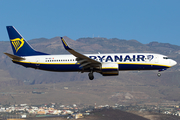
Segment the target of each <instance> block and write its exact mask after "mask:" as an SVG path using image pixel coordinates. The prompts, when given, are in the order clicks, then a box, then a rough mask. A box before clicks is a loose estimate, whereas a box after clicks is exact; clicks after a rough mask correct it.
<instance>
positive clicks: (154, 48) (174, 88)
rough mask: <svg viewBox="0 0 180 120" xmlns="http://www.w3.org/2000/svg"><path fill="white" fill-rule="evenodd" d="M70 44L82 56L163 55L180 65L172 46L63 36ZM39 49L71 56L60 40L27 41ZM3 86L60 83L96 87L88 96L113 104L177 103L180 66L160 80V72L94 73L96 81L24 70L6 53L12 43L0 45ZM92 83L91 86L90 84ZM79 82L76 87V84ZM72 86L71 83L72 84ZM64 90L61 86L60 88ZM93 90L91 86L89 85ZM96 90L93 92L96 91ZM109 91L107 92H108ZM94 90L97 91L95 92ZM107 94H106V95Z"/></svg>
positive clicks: (84, 75)
mask: <svg viewBox="0 0 180 120" xmlns="http://www.w3.org/2000/svg"><path fill="white" fill-rule="evenodd" d="M64 38H65V39H66V41H67V43H68V44H69V45H70V46H71V47H72V48H73V49H75V50H76V51H78V52H80V53H84V54H85V53H98V52H100V53H130V52H134V53H160V54H164V55H167V56H169V57H170V58H172V59H174V60H176V61H177V63H179V62H180V46H177V45H171V44H169V43H158V42H151V43H149V44H142V43H140V42H138V41H137V40H122V39H117V38H112V39H106V38H80V39H77V40H72V39H70V38H68V37H66V36H64ZM28 42H29V43H30V44H31V45H32V46H33V47H34V48H35V49H36V50H38V51H42V52H45V53H49V54H69V53H68V52H67V51H66V50H65V49H64V47H63V45H62V43H61V41H60V38H59V37H54V38H52V39H46V38H39V39H33V40H29V41H28ZM0 51H1V53H0V58H1V59H0V64H1V65H0V76H1V77H0V86H1V87H5V86H22V85H36V84H61V83H64V82H66V83H67V84H68V83H73V84H74V85H75V86H77V87H78V88H83V89H81V90H84V91H86V87H83V86H81V85H80V84H82V85H84V83H85V82H86V81H88V85H84V86H87V87H88V86H89V84H91V85H92V86H93V85H96V87H98V88H96V87H95V86H93V87H92V89H90V90H89V91H91V90H92V91H93V93H89V95H90V94H91V95H92V96H93V94H96V95H97V96H98V97H97V98H99V99H100V98H102V94H103V95H105V96H103V97H104V99H106V98H107V101H111V102H114V103H118V102H127V100H128V101H130V102H132V101H135V100H137V101H139V102H140V101H143V100H148V99H150V98H151V96H154V98H153V100H152V101H156V100H157V99H156V98H158V99H163V100H171V101H178V100H179V99H180V95H179V90H180V81H179V78H180V69H179V68H180V65H179V64H177V65H176V66H174V67H172V68H170V69H168V70H166V71H163V72H162V75H161V77H157V75H156V74H157V71H140V72H139V71H120V73H119V76H114V77H103V76H102V75H100V74H95V79H94V80H93V81H89V78H88V73H77V72H75V73H66V72H47V71H41V70H35V69H32V68H25V67H23V66H20V65H16V64H14V63H12V61H11V59H10V58H9V57H7V56H6V55H4V54H3V53H5V52H8V53H12V49H11V46H10V43H9V41H1V42H0ZM89 82H91V83H89ZM75 83H76V84H75ZM71 85H72V84H71ZM61 87H62V86H61ZM89 87H90V86H89ZM93 88H94V89H93ZM106 89H108V90H106ZM94 90H95V91H98V92H96V93H94ZM105 93H106V94H105Z"/></svg>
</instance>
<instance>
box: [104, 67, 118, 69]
mask: <svg viewBox="0 0 180 120" xmlns="http://www.w3.org/2000/svg"><path fill="white" fill-rule="evenodd" d="M102 69H118V67H103V68H102Z"/></svg>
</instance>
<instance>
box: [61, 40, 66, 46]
mask: <svg viewBox="0 0 180 120" xmlns="http://www.w3.org/2000/svg"><path fill="white" fill-rule="evenodd" d="M62 41H63V43H64V44H65V45H66V46H67V44H66V42H65V41H64V39H63V38H62Z"/></svg>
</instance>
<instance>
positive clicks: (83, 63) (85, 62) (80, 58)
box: [61, 37, 101, 68]
mask: <svg viewBox="0 0 180 120" xmlns="http://www.w3.org/2000/svg"><path fill="white" fill-rule="evenodd" d="M61 40H62V43H63V45H64V48H65V49H66V50H67V51H68V52H70V53H71V54H73V55H74V56H75V57H76V60H77V64H78V63H79V64H80V67H83V68H91V67H92V68H95V67H100V65H101V63H100V62H98V61H96V60H94V59H91V58H89V57H88V56H85V55H83V54H81V53H78V52H76V51H75V50H73V49H71V48H70V47H69V46H68V44H67V43H66V42H65V40H64V39H63V37H61Z"/></svg>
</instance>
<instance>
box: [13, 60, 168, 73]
mask: <svg viewBox="0 0 180 120" xmlns="http://www.w3.org/2000/svg"><path fill="white" fill-rule="evenodd" d="M13 62H14V63H16V64H20V65H23V66H24V67H32V68H36V69H37V68H38V69H42V70H48V71H59V72H71V71H72V72H73V71H81V70H82V69H81V68H80V67H79V66H80V65H77V64H31V63H22V62H18V61H13ZM166 68H168V67H167V66H160V65H137V64H119V70H159V69H166ZM102 71H116V69H102Z"/></svg>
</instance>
